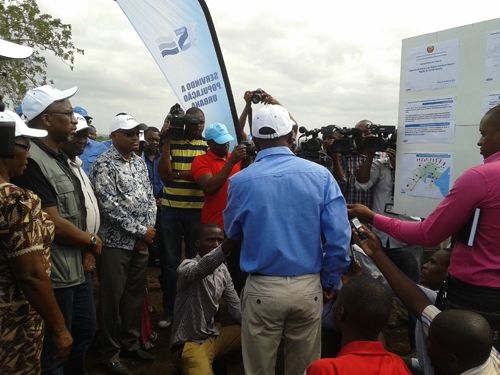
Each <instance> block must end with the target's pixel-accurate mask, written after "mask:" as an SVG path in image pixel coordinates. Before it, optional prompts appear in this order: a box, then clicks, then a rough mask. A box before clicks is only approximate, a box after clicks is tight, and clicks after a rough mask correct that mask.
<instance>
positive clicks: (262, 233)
mask: <svg viewBox="0 0 500 375" xmlns="http://www.w3.org/2000/svg"><path fill="white" fill-rule="evenodd" d="M326 212H328V213H329V214H331V215H333V216H338V217H339V218H342V216H344V217H345V215H346V213H345V201H344V198H343V197H342V194H341V193H340V189H339V187H338V185H337V184H336V183H335V182H334V179H333V177H332V175H331V173H329V171H328V170H327V169H325V168H324V167H322V166H319V165H318V164H315V163H313V162H310V161H307V160H304V159H301V158H298V157H296V156H294V155H293V154H292V153H291V152H290V151H289V150H288V149H287V148H285V147H274V148H270V149H266V150H262V151H260V152H259V154H258V156H257V159H256V162H255V163H254V164H252V165H250V166H249V167H247V168H246V169H244V170H242V171H241V172H239V173H238V174H236V175H234V176H233V177H231V179H230V184H229V196H228V205H227V208H226V211H225V212H224V218H225V220H224V221H225V224H226V231H227V233H228V237H229V238H233V236H234V235H237V234H238V233H239V232H240V231H242V232H243V243H242V249H241V265H242V268H243V270H244V271H245V272H248V273H261V274H264V275H272V276H287V275H302V274H310V273H317V272H320V270H321V266H322V262H323V253H322V247H321V242H320V237H321V235H322V233H323V232H325V230H326V231H332V232H333V233H335V234H338V237H339V238H342V237H345V238H347V237H350V236H349V234H346V233H345V231H346V226H342V225H335V224H336V223H333V222H326V220H324V218H326V217H327V216H328V217H330V216H329V215H326V214H325V213H326ZM324 214H325V215H324ZM323 215H324V216H323ZM337 232H338V233H337ZM345 245H347V243H346V244H345ZM342 247H343V245H342ZM257 250H258V251H257ZM343 254H344V258H345V251H344V252H343ZM344 263H345V259H344V262H343V261H342V260H340V262H339V263H338V265H339V266H340V267H342V266H343V265H344Z"/></svg>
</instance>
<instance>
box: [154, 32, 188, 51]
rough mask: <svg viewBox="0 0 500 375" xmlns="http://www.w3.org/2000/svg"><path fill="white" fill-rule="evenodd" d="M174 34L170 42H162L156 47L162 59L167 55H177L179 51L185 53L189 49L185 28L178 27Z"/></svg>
mask: <svg viewBox="0 0 500 375" xmlns="http://www.w3.org/2000/svg"><path fill="white" fill-rule="evenodd" d="M174 33H175V35H173V36H172V40H169V41H162V42H161V43H160V44H159V45H158V48H159V49H160V52H161V55H162V56H163V57H165V56H167V55H177V54H178V53H179V52H180V51H186V50H187V49H189V47H191V42H190V41H189V33H188V29H187V27H185V26H183V27H180V28H178V29H177V30H175V31H174Z"/></svg>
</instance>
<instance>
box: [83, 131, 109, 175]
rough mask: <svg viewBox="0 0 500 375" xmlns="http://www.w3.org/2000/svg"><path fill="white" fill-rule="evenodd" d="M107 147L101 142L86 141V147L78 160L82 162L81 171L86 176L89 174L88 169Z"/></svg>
mask: <svg viewBox="0 0 500 375" xmlns="http://www.w3.org/2000/svg"><path fill="white" fill-rule="evenodd" d="M108 148H109V147H108V146H106V145H104V144H103V143H101V142H97V141H94V140H93V139H87V145H86V146H85V149H84V150H83V154H81V155H80V159H81V161H82V162H83V166H82V168H83V170H84V171H85V173H86V174H87V176H88V175H89V173H90V167H91V166H92V164H94V162H95V161H96V160H97V158H98V157H99V156H101V154H102V153H104V151H106V150H107V149H108Z"/></svg>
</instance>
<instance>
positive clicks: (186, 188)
mask: <svg viewBox="0 0 500 375" xmlns="http://www.w3.org/2000/svg"><path fill="white" fill-rule="evenodd" d="M183 117H184V118H189V121H185V125H184V133H183V136H182V137H177V136H173V135H174V133H173V132H172V129H171V128H170V127H169V126H170V125H171V124H170V122H171V121H172V113H171V114H169V115H168V116H167V118H166V120H165V122H166V124H165V125H164V127H163V129H162V141H163V144H162V154H161V157H160V163H159V165H158V170H159V172H160V176H161V178H162V179H163V182H164V183H165V186H164V188H163V197H162V201H161V231H162V235H163V238H164V241H163V246H162V249H161V250H160V268H161V276H160V285H161V288H162V291H163V308H164V314H165V316H164V320H161V321H160V322H159V325H160V327H162V328H164V327H168V326H169V325H170V324H171V322H172V314H173V312H174V300H175V293H176V282H177V275H176V272H175V270H176V269H177V267H178V266H179V264H180V262H181V253H182V243H183V241H184V244H185V255H186V258H193V257H194V256H195V255H196V249H195V245H194V240H195V230H196V228H197V227H198V226H199V225H200V223H201V209H202V207H203V201H204V194H203V190H201V189H200V188H199V187H198V185H197V184H196V182H195V181H194V178H193V175H192V173H191V163H192V162H193V159H194V158H195V156H197V155H204V154H205V153H206V151H207V143H206V142H205V140H204V139H203V137H202V132H203V129H204V127H205V114H204V113H203V111H202V110H201V109H199V108H195V107H192V108H189V109H188V110H187V111H186V115H185V116H183ZM177 138H181V139H177Z"/></svg>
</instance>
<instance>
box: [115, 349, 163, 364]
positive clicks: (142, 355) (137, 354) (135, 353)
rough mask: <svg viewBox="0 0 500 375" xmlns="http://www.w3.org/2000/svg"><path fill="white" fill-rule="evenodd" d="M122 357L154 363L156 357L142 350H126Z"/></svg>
mask: <svg viewBox="0 0 500 375" xmlns="http://www.w3.org/2000/svg"><path fill="white" fill-rule="evenodd" d="M121 355H122V357H126V358H131V359H136V360H139V361H145V362H146V361H154V360H155V357H154V355H152V354H151V353H148V352H146V351H145V350H142V349H137V350H130V351H129V350H124V351H122V352H121Z"/></svg>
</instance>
